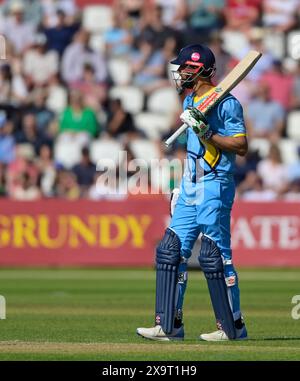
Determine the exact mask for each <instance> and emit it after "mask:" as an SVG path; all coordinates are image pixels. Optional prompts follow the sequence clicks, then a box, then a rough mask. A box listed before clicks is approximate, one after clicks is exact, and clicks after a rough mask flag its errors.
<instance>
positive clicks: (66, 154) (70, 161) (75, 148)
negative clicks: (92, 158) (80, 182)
mask: <svg viewBox="0 0 300 381" xmlns="http://www.w3.org/2000/svg"><path fill="white" fill-rule="evenodd" d="M81 149H82V146H81V145H80V144H78V143H76V141H74V142H73V143H72V144H66V142H64V141H63V140H61V141H60V140H58V141H57V142H56V143H55V146H54V159H55V162H56V163H58V164H60V165H62V166H63V167H64V168H66V169H71V168H72V167H73V166H74V165H75V164H78V163H79V161H80V158H81Z"/></svg>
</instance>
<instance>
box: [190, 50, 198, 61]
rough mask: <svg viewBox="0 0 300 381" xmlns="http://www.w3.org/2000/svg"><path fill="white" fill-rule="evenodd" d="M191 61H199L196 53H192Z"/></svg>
mask: <svg viewBox="0 0 300 381" xmlns="http://www.w3.org/2000/svg"><path fill="white" fill-rule="evenodd" d="M191 59H192V61H199V60H200V54H199V53H197V52H194V53H193V54H192V55H191Z"/></svg>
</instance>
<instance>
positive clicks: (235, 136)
mask: <svg viewBox="0 0 300 381" xmlns="http://www.w3.org/2000/svg"><path fill="white" fill-rule="evenodd" d="M239 136H247V134H244V133H242V134H235V135H233V136H232V137H233V138H238V137H239Z"/></svg>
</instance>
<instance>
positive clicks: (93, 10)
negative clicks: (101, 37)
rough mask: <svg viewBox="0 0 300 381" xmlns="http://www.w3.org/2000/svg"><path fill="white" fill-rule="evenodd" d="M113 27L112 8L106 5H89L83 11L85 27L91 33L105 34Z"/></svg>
mask: <svg viewBox="0 0 300 381" xmlns="http://www.w3.org/2000/svg"><path fill="white" fill-rule="evenodd" d="M112 25H113V22H112V8H111V7H108V6H106V5H88V6H86V7H84V10H83V27H84V28H85V29H86V30H88V31H89V32H92V33H95V32H104V31H106V30H107V29H109V28H110V27H111V26H112Z"/></svg>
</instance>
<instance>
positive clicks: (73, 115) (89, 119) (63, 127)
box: [59, 90, 99, 145]
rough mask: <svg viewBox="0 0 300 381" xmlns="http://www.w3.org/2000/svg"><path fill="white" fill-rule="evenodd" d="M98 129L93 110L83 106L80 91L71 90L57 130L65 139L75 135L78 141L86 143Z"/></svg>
mask: <svg viewBox="0 0 300 381" xmlns="http://www.w3.org/2000/svg"><path fill="white" fill-rule="evenodd" d="M98 131H99V125H98V121H97V116H96V114H95V112H94V111H93V110H92V109H90V108H89V107H85V106H84V104H83V98H82V94H81V93H80V92H78V91H76V90H73V91H71V93H70V101H69V106H68V107H67V108H66V109H65V110H64V112H63V114H62V116H61V119H60V125H59V132H60V133H64V135H65V138H66V141H68V140H69V139H70V138H71V139H72V138H74V137H75V136H74V135H77V139H78V141H80V142H81V143H82V144H83V145H86V144H88V143H89V141H90V140H91V138H93V137H95V136H96V135H97V134H98ZM69 142H70V140H69Z"/></svg>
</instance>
